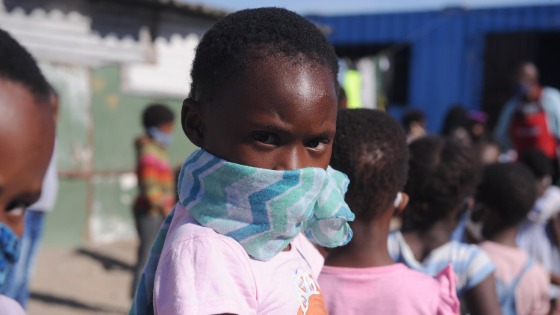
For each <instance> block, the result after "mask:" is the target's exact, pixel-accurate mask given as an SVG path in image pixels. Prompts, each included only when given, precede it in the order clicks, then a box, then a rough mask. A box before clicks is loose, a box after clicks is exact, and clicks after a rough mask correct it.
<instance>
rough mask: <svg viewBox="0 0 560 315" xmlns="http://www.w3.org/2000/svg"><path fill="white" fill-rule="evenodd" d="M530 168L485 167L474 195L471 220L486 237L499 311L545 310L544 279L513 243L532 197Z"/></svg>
mask: <svg viewBox="0 0 560 315" xmlns="http://www.w3.org/2000/svg"><path fill="white" fill-rule="evenodd" d="M533 182H535V178H534V177H533V175H532V174H531V172H530V171H529V170H528V169H527V168H526V167H524V166H523V165H521V164H514V163H507V164H492V165H489V166H487V167H486V168H485V170H484V176H483V180H482V182H481V183H480V185H479V186H478V190H477V193H476V205H475V208H474V211H473V219H479V220H480V221H481V222H482V235H483V236H484V238H485V239H486V240H487V241H485V242H483V243H481V244H480V247H481V248H482V249H483V250H484V251H485V252H486V253H487V254H488V255H489V256H490V258H491V259H492V262H493V263H494V264H495V265H496V279H497V280H496V281H497V282H496V284H497V288H498V295H499V299H500V304H501V307H502V312H503V314H519V315H523V314H547V313H548V309H549V301H548V300H549V299H548V289H549V278H548V275H547V273H546V272H545V270H544V269H543V268H542V267H541V266H540V265H539V264H538V263H537V262H536V261H534V260H533V259H531V258H529V255H528V254H527V252H526V251H525V250H523V249H521V248H519V247H517V244H516V240H515V237H516V234H517V231H518V229H519V226H520V224H521V222H522V221H523V219H524V218H525V217H526V216H527V213H528V212H529V211H530V210H531V208H532V207H533V205H534V203H535V200H536V196H537V194H536V187H535V186H534V185H530V184H529V183H533Z"/></svg>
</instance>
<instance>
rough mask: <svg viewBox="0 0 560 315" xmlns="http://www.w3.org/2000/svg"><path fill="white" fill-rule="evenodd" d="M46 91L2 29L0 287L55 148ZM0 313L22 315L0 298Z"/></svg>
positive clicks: (27, 58) (11, 302)
mask: <svg viewBox="0 0 560 315" xmlns="http://www.w3.org/2000/svg"><path fill="white" fill-rule="evenodd" d="M50 101H51V92H50V87H49V84H48V83H47V81H46V80H45V78H44V77H43V75H42V74H41V71H40V70H39V68H38V67H37V65H36V63H35V60H33V57H31V55H30V54H29V53H28V52H27V51H26V50H25V49H24V48H23V47H22V46H20V45H19V44H18V43H17V42H16V41H15V40H14V39H13V38H12V37H11V36H10V35H9V34H8V33H6V32H5V31H3V30H0V113H1V115H0V288H1V287H2V286H3V284H4V280H5V277H6V274H7V272H8V268H10V266H11V265H12V264H14V263H15V262H16V261H17V260H18V256H19V248H20V247H21V235H22V233H23V228H24V226H23V225H24V210H25V209H26V208H27V207H29V206H30V205H32V204H33V203H35V201H37V200H38V199H39V196H40V195H41V186H42V183H43V177H44V175H45V172H46V170H47V167H48V165H49V161H50V157H51V154H52V150H53V146H54V129H55V128H54V119H53V114H52V111H51V104H50ZM0 313H2V314H3V315H19V314H25V312H24V311H23V309H22V308H21V306H20V305H19V304H18V303H17V302H16V301H14V300H12V299H10V298H8V297H6V296H4V295H0Z"/></svg>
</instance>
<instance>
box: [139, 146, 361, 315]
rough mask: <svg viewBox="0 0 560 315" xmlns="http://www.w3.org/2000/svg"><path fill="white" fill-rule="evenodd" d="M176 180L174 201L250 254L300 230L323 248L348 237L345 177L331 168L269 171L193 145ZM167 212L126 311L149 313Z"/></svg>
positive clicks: (259, 255)
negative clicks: (236, 242) (195, 150)
mask: <svg viewBox="0 0 560 315" xmlns="http://www.w3.org/2000/svg"><path fill="white" fill-rule="evenodd" d="M178 186H179V197H180V202H181V204H182V205H183V206H185V208H186V209H187V211H189V213H190V214H191V215H192V217H193V218H194V219H195V220H196V221H197V222H198V223H199V224H201V225H203V226H206V227H210V228H212V229H214V230H215V231H216V232H218V233H220V234H222V235H227V236H230V237H232V238H234V239H235V240H236V241H238V242H239V243H240V244H241V245H242V246H243V248H244V249H245V251H246V252H247V253H248V254H249V255H250V256H251V257H253V258H254V259H258V260H263V261H266V260H269V259H271V258H272V257H274V256H275V255H276V254H277V253H278V252H280V251H282V250H283V249H284V248H285V247H286V246H287V245H288V244H289V243H290V241H291V240H292V239H294V238H295V237H296V236H297V234H298V233H299V232H300V231H303V232H305V234H306V236H307V237H308V238H309V239H311V240H312V241H314V242H316V243H317V244H319V245H322V246H326V247H335V246H341V245H344V244H346V243H348V242H349V241H350V239H351V238H352V230H351V229H350V226H349V225H348V221H352V220H354V214H353V213H352V212H351V211H350V209H349V208H348V206H347V205H346V203H345V202H344V193H345V192H346V188H347V186H348V178H347V177H346V175H344V174H342V173H340V172H337V171H335V170H333V169H331V168H328V169H327V170H323V169H321V168H306V169H300V170H292V171H272V170H265V169H259V168H254V167H249V166H244V165H239V164H235V163H230V162H227V161H224V160H222V159H220V158H218V157H215V156H213V155H212V154H210V153H208V152H205V151H197V152H195V153H193V154H192V155H191V156H190V157H189V158H188V159H187V161H186V162H185V164H184V165H183V168H182V169H181V174H180V175H179V183H178ZM175 211H176V209H174V210H173V211H172V212H171V213H170V214H169V215H168V216H167V218H166V219H165V221H164V223H163V224H162V226H161V228H160V230H159V232H158V235H157V238H156V240H155V242H154V245H153V246H152V249H151V250H150V256H149V258H148V261H147V263H146V266H145V267H144V272H143V273H142V277H141V278H140V282H139V283H138V287H137V288H136V294H135V296H134V301H133V302H132V306H131V308H130V311H129V315H151V314H154V305H153V300H152V297H153V289H154V278H155V274H156V270H157V265H158V262H159V258H160V255H161V252H162V250H163V246H164V244H165V239H166V238H167V232H168V231H169V227H170V225H171V221H173V216H174V215H175Z"/></svg>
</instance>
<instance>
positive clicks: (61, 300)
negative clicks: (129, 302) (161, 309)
mask: <svg viewBox="0 0 560 315" xmlns="http://www.w3.org/2000/svg"><path fill="white" fill-rule="evenodd" d="M30 297H31V299H33V300H37V301H41V302H44V303H48V304H60V305H64V306H67V307H72V308H76V309H80V310H84V311H91V312H98V313H102V314H123V313H125V312H126V310H122V309H118V308H115V307H111V306H103V305H88V304H86V303H83V302H80V301H77V300H75V299H71V298H65V297H60V296H55V295H52V294H48V293H43V292H37V291H33V292H31V296H30Z"/></svg>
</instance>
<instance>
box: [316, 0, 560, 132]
mask: <svg viewBox="0 0 560 315" xmlns="http://www.w3.org/2000/svg"><path fill="white" fill-rule="evenodd" d="M308 18H309V19H310V20H312V21H314V22H316V23H317V24H319V25H320V26H323V27H327V28H329V29H330V31H331V32H332V33H331V34H330V35H328V39H329V40H330V41H331V42H332V43H333V44H334V45H335V46H336V45H349V44H392V45H396V44H400V43H407V44H410V45H411V52H412V54H411V63H410V65H411V66H410V74H409V75H410V76H409V78H410V85H409V91H408V94H409V104H408V105H409V106H412V107H416V108H419V109H422V110H424V111H425V112H426V113H427V114H428V117H429V125H428V127H429V129H430V130H431V131H438V130H439V128H440V122H441V120H442V118H443V115H444V114H445V112H446V110H447V108H448V107H449V106H450V105H451V104H453V103H462V104H464V105H465V106H467V107H469V108H475V109H478V108H480V107H481V105H482V84H483V71H484V42H485V35H486V34H487V33H491V32H513V31H560V5H542V6H524V7H511V8H493V9H476V10H464V9H447V10H442V11H430V12H407V13H390V14H371V15H348V16H329V17H321V16H309V17H308ZM397 88H398V87H397ZM400 110H402V108H395V107H393V108H392V112H393V113H394V114H395V115H397V116H398V115H399V114H400Z"/></svg>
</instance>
